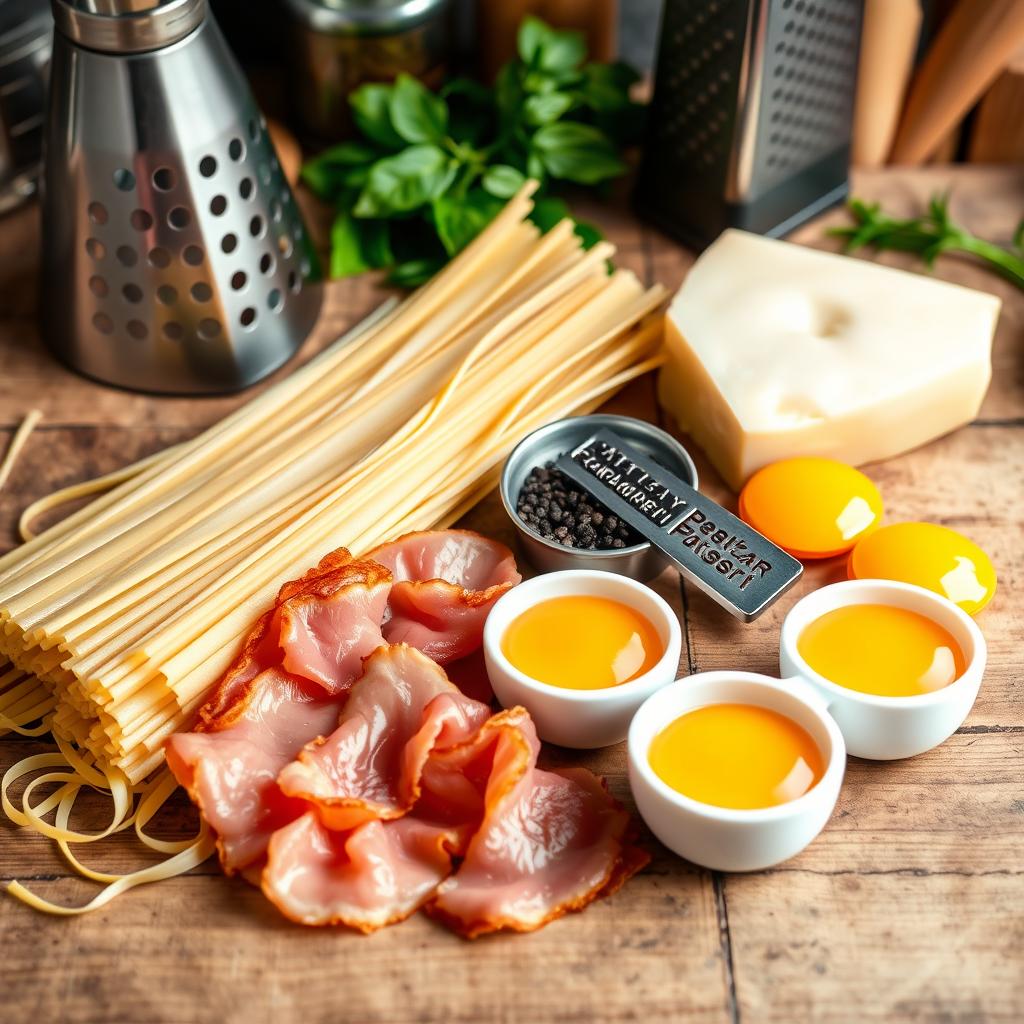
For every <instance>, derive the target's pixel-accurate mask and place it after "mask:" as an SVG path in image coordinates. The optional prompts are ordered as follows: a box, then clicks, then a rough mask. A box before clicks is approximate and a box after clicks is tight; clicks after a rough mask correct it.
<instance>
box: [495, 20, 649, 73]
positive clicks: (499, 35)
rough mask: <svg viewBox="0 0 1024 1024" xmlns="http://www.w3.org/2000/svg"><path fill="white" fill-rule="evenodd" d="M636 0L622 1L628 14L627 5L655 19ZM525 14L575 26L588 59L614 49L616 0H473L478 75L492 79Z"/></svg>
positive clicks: (607, 57) (510, 53) (609, 55)
mask: <svg viewBox="0 0 1024 1024" xmlns="http://www.w3.org/2000/svg"><path fill="white" fill-rule="evenodd" d="M643 6H644V5H643V4H642V3H641V4H639V5H637V4H636V0H630V2H628V3H626V4H624V5H623V8H624V9H623V11H622V15H623V17H628V16H629V14H630V10H629V9H630V7H639V8H641V9H639V10H635V14H636V15H637V16H638V19H637V20H639V19H640V18H644V17H645V15H646V18H645V20H647V21H654V20H656V17H657V15H656V12H647V11H644V10H642V8H643ZM528 14H532V15H533V16H534V17H535V18H540V19H541V21H543V22H545V23H546V24H548V25H550V26H551V27H552V28H556V29H575V30H576V31H577V32H582V33H583V38H584V40H585V41H586V44H587V55H588V56H589V58H590V59H591V60H596V61H601V62H602V63H607V62H608V61H612V60H615V55H616V52H617V50H618V21H619V4H618V0H476V28H477V31H476V43H477V65H478V69H479V72H480V77H481V78H483V80H484V81H485V82H493V81H494V76H495V75H496V74H497V73H498V70H499V69H500V68H501V66H502V65H503V64H505V63H506V62H507V61H509V60H511V59H512V58H513V57H514V56H515V52H516V33H517V32H518V31H519V24H520V22H521V21H522V20H523V18H525V17H526V16H527V15H528Z"/></svg>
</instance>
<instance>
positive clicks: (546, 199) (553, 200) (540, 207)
mask: <svg viewBox="0 0 1024 1024" xmlns="http://www.w3.org/2000/svg"><path fill="white" fill-rule="evenodd" d="M571 216H572V214H571V213H570V212H569V207H568V206H566V205H565V201H564V200H563V199H559V198H558V197H557V196H543V197H542V198H540V199H538V200H536V202H534V204H533V210H532V211H531V212H530V220H532V221H533V223H534V224H536V225H537V227H539V228H540V229H541V231H543V232H548V231H550V230H551V229H552V228H553V227H554V226H555V225H556V224H557V223H558V222H559V221H562V220H565V218H566V217H571Z"/></svg>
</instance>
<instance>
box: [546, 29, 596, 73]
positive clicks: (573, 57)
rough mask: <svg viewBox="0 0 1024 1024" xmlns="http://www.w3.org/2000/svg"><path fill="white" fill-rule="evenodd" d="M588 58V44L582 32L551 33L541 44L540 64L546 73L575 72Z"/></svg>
mask: <svg viewBox="0 0 1024 1024" xmlns="http://www.w3.org/2000/svg"><path fill="white" fill-rule="evenodd" d="M549 31H550V30H549ZM586 56H587V44H586V42H585V41H584V39H583V34H582V33H581V32H555V31H550V34H549V36H548V37H547V39H545V40H544V42H543V43H542V44H541V47H540V60H539V63H540V66H541V67H542V68H543V69H544V70H545V71H573V70H575V69H576V68H578V67H579V65H580V64H582V63H583V60H584V59H585V58H586Z"/></svg>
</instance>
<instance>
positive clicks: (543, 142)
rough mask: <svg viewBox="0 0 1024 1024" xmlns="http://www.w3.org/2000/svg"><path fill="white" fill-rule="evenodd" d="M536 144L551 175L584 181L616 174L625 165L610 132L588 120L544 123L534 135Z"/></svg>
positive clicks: (568, 179)
mask: <svg viewBox="0 0 1024 1024" xmlns="http://www.w3.org/2000/svg"><path fill="white" fill-rule="evenodd" d="M533 146H534V148H535V149H536V151H537V152H538V153H539V155H540V158H541V160H543V162H544V166H545V168H546V169H547V171H548V172H549V173H550V174H551V176H552V177H554V178H562V179H564V180H566V181H575V182H579V183H580V184H581V185H594V184H596V183H597V182H599V181H605V180H607V179H608V178H615V177H617V176H618V175H620V174H622V173H623V171H625V169H626V165H625V164H624V163H623V162H622V161H621V160H620V159H619V157H618V154H617V153H616V152H615V149H614V148H613V147H612V145H611V143H609V141H608V138H607V136H606V135H604V133H603V132H600V131H598V130H597V129H596V128H594V127H592V126H591V125H587V124H577V123H576V122H574V121H560V122H557V123H556V124H549V125H545V126H544V127H543V128H540V129H539V130H538V131H537V132H536V134H535V135H534V136H533Z"/></svg>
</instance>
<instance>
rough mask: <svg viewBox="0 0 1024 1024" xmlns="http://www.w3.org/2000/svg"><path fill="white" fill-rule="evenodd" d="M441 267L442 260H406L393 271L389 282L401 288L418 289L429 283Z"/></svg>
mask: <svg viewBox="0 0 1024 1024" xmlns="http://www.w3.org/2000/svg"><path fill="white" fill-rule="evenodd" d="M441 266H442V264H441V261H440V260H429V259H423V260H406V262H405V263H399V264H397V265H396V266H395V267H394V268H393V269H392V271H391V273H390V274H389V275H388V280H389V281H390V282H391V283H392V284H397V285H398V286H399V287H401V288H418V287H419V286H420V285H421V284H425V283H426V282H427V281H429V280H430V279H431V278H432V277H433V276H434V275H435V274H436V273H437V272H438V271H439V270H440V269H441Z"/></svg>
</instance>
